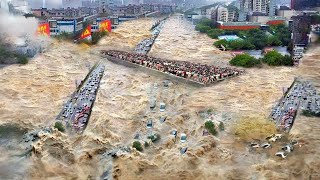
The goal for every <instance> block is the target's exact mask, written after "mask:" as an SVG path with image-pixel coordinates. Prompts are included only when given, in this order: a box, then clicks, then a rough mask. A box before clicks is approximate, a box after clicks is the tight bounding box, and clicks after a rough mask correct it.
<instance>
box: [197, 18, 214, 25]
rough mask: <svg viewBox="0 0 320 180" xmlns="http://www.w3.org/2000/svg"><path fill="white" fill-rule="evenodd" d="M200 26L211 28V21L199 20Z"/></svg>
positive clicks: (206, 19)
mask: <svg viewBox="0 0 320 180" xmlns="http://www.w3.org/2000/svg"><path fill="white" fill-rule="evenodd" d="M200 24H201V25H203V26H209V27H213V21H212V20H210V19H208V18H203V19H201V21H200Z"/></svg>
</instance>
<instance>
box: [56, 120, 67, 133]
mask: <svg viewBox="0 0 320 180" xmlns="http://www.w3.org/2000/svg"><path fill="white" fill-rule="evenodd" d="M54 128H56V129H58V130H59V131H61V132H64V131H65V129H64V126H63V124H62V123H61V122H60V121H58V122H56V123H55V124H54Z"/></svg>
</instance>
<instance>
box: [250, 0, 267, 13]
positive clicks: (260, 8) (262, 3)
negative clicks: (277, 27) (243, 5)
mask: <svg viewBox="0 0 320 180" xmlns="http://www.w3.org/2000/svg"><path fill="white" fill-rule="evenodd" d="M267 7H268V0H253V1H252V11H253V12H260V13H267Z"/></svg>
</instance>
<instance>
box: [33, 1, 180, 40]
mask: <svg viewBox="0 0 320 180" xmlns="http://www.w3.org/2000/svg"><path fill="white" fill-rule="evenodd" d="M79 2H80V1H75V0H63V1H62V4H63V7H65V8H59V9H58V8H53V9H48V8H44V7H45V5H42V6H43V8H38V9H31V12H32V14H34V15H35V16H36V17H39V18H40V23H41V24H43V23H49V27H50V35H60V34H61V33H63V32H65V33H72V34H74V35H77V34H79V33H80V32H81V31H82V30H83V29H85V28H86V27H84V25H85V26H86V25H91V32H95V31H98V30H99V28H100V27H99V25H100V22H102V21H104V20H106V19H110V20H111V24H112V28H115V27H116V25H118V24H119V22H121V21H126V20H131V19H136V18H138V17H144V16H154V15H159V14H169V13H173V12H174V11H175V8H176V6H175V5H170V4H164V3H162V4H139V3H140V1H139V2H138V1H132V2H133V3H134V4H129V5H118V3H115V2H118V1H114V0H96V1H90V0H85V1H81V3H79ZM137 4H138V5H137ZM78 6H79V7H78Z"/></svg>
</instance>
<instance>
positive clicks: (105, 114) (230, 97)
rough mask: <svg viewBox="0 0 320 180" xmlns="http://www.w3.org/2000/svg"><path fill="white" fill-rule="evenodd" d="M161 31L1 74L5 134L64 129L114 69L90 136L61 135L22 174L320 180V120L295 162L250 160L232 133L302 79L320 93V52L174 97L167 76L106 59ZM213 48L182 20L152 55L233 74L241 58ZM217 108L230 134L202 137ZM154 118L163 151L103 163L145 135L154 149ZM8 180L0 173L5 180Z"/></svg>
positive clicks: (107, 41)
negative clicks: (8, 129) (75, 105)
mask: <svg viewBox="0 0 320 180" xmlns="http://www.w3.org/2000/svg"><path fill="white" fill-rule="evenodd" d="M153 22H154V20H152V19H139V20H134V21H128V22H124V23H122V24H121V25H120V26H119V27H118V28H117V29H116V30H115V31H114V32H112V33H110V34H109V35H108V36H106V37H105V38H104V39H102V40H101V41H100V42H99V44H98V45H97V46H93V47H87V46H84V45H76V44H69V43H61V42H60V43H59V42H53V44H52V46H51V49H49V50H48V51H47V52H46V53H44V54H41V55H39V56H38V57H35V58H33V59H32V60H31V61H30V62H29V64H27V65H10V66H5V67H2V68H1V69H0V82H1V87H0V92H1V93H0V99H1V102H0V107H1V108H0V125H3V124H19V125H20V126H22V127H25V128H28V129H33V128H37V127H41V126H46V125H49V124H50V123H52V122H53V121H54V119H55V118H56V116H57V115H58V113H59V111H60V110H61V108H62V106H63V103H64V102H65V101H66V100H67V97H68V96H69V95H70V94H71V93H72V92H73V91H74V89H75V80H82V79H83V78H84V77H85V76H86V74H87V73H88V71H89V67H90V66H92V65H94V63H96V62H98V61H102V63H103V64H104V65H105V74H104V77H103V78H102V80H101V84H100V88H99V90H98V94H97V99H96V101H95V106H94V108H93V110H92V115H91V119H90V121H89V123H88V126H87V128H86V130H85V132H84V133H83V134H82V135H73V136H67V135H66V134H61V133H60V132H54V133H53V134H52V135H48V136H47V137H44V138H41V139H40V141H39V142H38V143H37V144H36V146H35V147H36V152H37V153H36V154H34V155H32V156H31V157H30V158H28V159H27V160H23V161H22V162H21V163H23V165H24V166H21V167H23V168H21V169H17V172H16V174H18V175H19V174H26V177H27V179H49V178H55V179H58V178H61V179H72V178H74V179H90V178H91V179H100V176H101V175H102V174H104V173H106V171H107V170H108V165H111V166H112V169H111V170H109V171H108V172H107V174H108V173H109V174H112V176H113V179H125V180H127V179H175V178H177V177H179V178H178V179H212V177H215V179H309V178H310V177H311V179H317V178H314V177H316V175H317V174H319V173H320V171H319V169H320V162H319V158H320V157H319V156H320V153H319V152H318V150H317V149H319V148H320V147H319V139H320V138H319V136H320V132H319V131H320V126H319V118H307V117H305V116H302V115H299V116H298V117H297V120H296V123H295V125H294V126H293V129H292V134H291V135H290V137H291V136H292V137H296V138H298V139H299V140H301V141H302V142H303V143H304V145H303V146H302V147H301V148H297V150H296V151H294V152H293V154H292V155H290V156H288V159H286V160H281V159H278V158H276V157H275V156H274V153H275V152H274V151H276V149H272V150H271V151H268V150H266V151H259V152H254V153H250V152H249V151H248V150H247V149H246V144H245V143H243V142H238V141H237V140H236V138H235V136H234V135H233V133H232V126H233V123H234V121H237V120H238V119H240V118H241V117H244V116H256V117H261V118H267V116H268V115H269V114H270V111H271V107H272V106H273V105H274V104H275V102H276V101H277V100H278V99H279V98H280V97H281V95H282V88H283V87H288V86H290V85H291V83H292V81H293V79H294V77H296V76H301V77H303V78H306V79H308V80H311V81H312V82H313V83H314V85H315V86H316V87H317V88H318V90H320V61H319V59H320V47H312V48H310V50H309V51H308V52H307V53H306V55H305V57H304V58H303V60H302V63H301V65H300V66H299V67H268V66H265V67H262V68H252V69H246V73H245V74H244V75H241V76H238V77H234V78H231V79H228V80H225V81H222V82H219V83H217V84H214V85H212V86H208V87H195V86H190V85H188V84H186V83H182V82H180V81H177V80H174V79H172V80H170V83H169V87H168V88H165V87H164V86H163V81H164V80H165V79H167V77H166V76H162V75H161V74H158V73H154V72H150V71H148V70H143V69H140V68H133V67H127V66H122V65H119V64H114V63H112V62H110V61H108V60H106V59H105V58H104V57H102V55H101V54H100V50H109V49H114V50H125V51H131V52H132V51H133V50H134V48H135V45H136V44H138V43H139V42H140V41H141V40H143V39H145V38H148V37H150V36H151V32H150V31H149V29H150V27H151V26H152V24H153ZM213 42H214V40H212V39H210V38H209V37H207V36H206V35H205V34H200V33H198V32H196V31H195V30H194V27H193V26H192V25H191V23H190V22H187V21H185V20H183V19H182V18H180V17H178V16H173V17H170V18H169V19H168V20H167V21H166V22H165V24H164V27H163V30H162V31H161V33H160V35H159V37H158V38H157V40H156V43H155V44H154V46H153V47H152V49H151V51H150V53H149V55H151V56H156V57H161V58H167V59H171V60H178V61H191V62H199V63H208V64H216V65H224V66H225V65H227V63H228V61H229V60H230V59H231V55H230V54H229V53H228V52H222V51H219V50H218V49H216V48H215V47H214V46H213V45H212V44H213ZM155 83H156V85H155ZM152 98H155V99H156V103H157V104H156V108H155V110H154V111H152V110H150V108H149V106H150V99H152ZM160 102H164V103H166V105H167V107H166V111H165V112H161V113H160V112H159V103H160ZM208 109H212V111H213V113H214V120H216V121H223V122H225V129H226V130H225V131H223V132H220V133H219V135H218V137H213V136H203V134H202V133H203V129H204V123H205V119H203V118H201V117H200V115H199V111H207V110H208ZM164 116H166V117H167V120H166V122H164V123H161V122H160V121H159V119H160V117H164ZM148 119H152V120H153V122H154V124H153V126H154V128H153V129H152V132H153V133H157V134H160V136H161V139H160V140H159V141H158V142H156V143H154V144H151V145H150V146H149V147H147V148H145V149H144V151H143V153H139V152H137V151H135V150H133V151H132V152H131V153H129V154H124V155H122V156H119V157H118V158H116V159H114V160H113V161H112V162H110V161H111V160H110V159H105V158H103V156H102V154H103V153H104V152H106V151H107V150H110V149H112V148H114V147H118V146H130V147H131V146H132V142H133V141H134V137H135V135H136V134H139V137H140V140H146V138H147V136H148V135H149V134H150V130H148V129H147V128H146V123H147V121H148ZM174 129H176V130H177V131H178V137H177V138H176V139H175V138H174V137H173V136H172V135H170V132H171V131H172V130H174ZM310 132H311V133H310ZM181 133H185V134H186V135H187V142H186V143H181V142H180V139H179V138H180V135H181ZM12 143H16V142H15V141H12ZM13 146H14V144H13ZM182 147H188V151H187V152H186V154H183V155H181V154H180V149H181V148H182ZM0 152H1V153H2V154H3V157H2V158H1V159H0V168H1V167H4V166H5V168H11V169H12V166H10V163H5V161H7V160H8V159H10V158H11V157H12V154H10V153H7V149H3V148H0ZM12 164H13V163H12ZM12 164H11V165H12ZM10 173H12V174H13V173H15V172H14V171H13V172H9V175H10ZM7 175H8V172H7V174H5V172H2V171H0V179H1V177H8V176H7Z"/></svg>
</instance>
